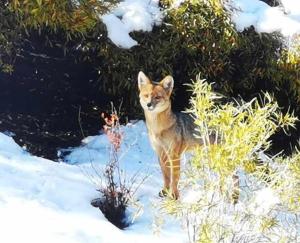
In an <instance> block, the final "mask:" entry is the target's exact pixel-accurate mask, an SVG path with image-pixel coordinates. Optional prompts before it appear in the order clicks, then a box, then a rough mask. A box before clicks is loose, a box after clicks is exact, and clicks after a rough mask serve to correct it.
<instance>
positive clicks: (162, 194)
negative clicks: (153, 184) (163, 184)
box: [158, 188, 170, 197]
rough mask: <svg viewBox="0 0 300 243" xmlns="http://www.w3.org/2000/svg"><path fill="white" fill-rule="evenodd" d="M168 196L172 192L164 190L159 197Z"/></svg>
mask: <svg viewBox="0 0 300 243" xmlns="http://www.w3.org/2000/svg"><path fill="white" fill-rule="evenodd" d="M168 195H170V191H169V190H168V189H165V188H164V189H162V190H161V191H160V192H159V193H158V196H159V197H167V196H168Z"/></svg>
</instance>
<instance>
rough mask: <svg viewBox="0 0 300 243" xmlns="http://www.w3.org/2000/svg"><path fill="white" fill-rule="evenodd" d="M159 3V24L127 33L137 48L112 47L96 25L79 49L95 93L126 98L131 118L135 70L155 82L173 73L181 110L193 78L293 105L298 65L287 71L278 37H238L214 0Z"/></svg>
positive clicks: (251, 32) (225, 89) (245, 34)
mask: <svg viewBox="0 0 300 243" xmlns="http://www.w3.org/2000/svg"><path fill="white" fill-rule="evenodd" d="M161 3H162V5H163V8H164V11H165V18H164V21H163V23H162V25H161V26H156V27H154V29H153V31H152V32H147V33H141V32H134V33H132V34H131V35H132V36H133V37H134V38H135V39H136V40H137V41H138V43H139V45H138V46H134V47H133V48H131V49H120V48H118V47H116V46H115V45H114V44H113V43H111V41H110V40H109V39H107V37H106V35H105V34H104V35H103V34H102V33H105V26H104V25H103V24H99V25H97V27H96V28H95V29H94V31H93V33H91V34H90V37H89V38H87V40H86V42H85V43H84V44H83V46H86V47H87V48H86V49H89V50H90V52H87V55H85V58H86V59H90V60H91V61H92V63H93V64H94V65H95V67H96V68H97V70H99V80H98V86H99V88H100V89H105V90H106V91H108V92H109V93H111V94H113V95H115V96H119V97H128V98H126V101H125V107H128V108H129V111H130V112H131V113H136V112H137V111H140V109H139V104H138V98H137V87H136V75H137V73H138V71H139V70H143V71H145V72H146V73H148V74H149V76H150V77H152V78H153V79H154V80H158V79H160V78H161V77H162V76H164V75H167V74H172V75H173V76H174V78H175V82H176V86H175V88H176V89H175V92H177V95H178V96H180V97H181V99H180V101H178V100H177V99H175V100H174V103H175V106H176V107H178V108H180V109H182V108H183V107H184V106H186V105H187V103H188V99H189V94H188V93H187V92H186V89H185V87H184V86H183V84H185V83H190V80H191V79H193V77H195V76H196V75H197V74H198V73H201V75H202V76H203V77H204V78H206V79H207V80H208V82H214V83H216V88H217V90H218V91H221V92H222V93H225V94H227V95H230V96H235V97H237V96H238V95H242V96H243V97H244V98H245V99H248V100H250V99H252V98H253V97H254V96H255V95H256V94H257V93H258V92H260V91H261V90H264V91H270V92H272V93H274V94H275V96H276V97H278V99H279V102H280V104H281V105H287V104H288V105H290V104H293V103H295V101H296V99H297V94H295V92H294V86H293V85H296V84H297V83H298V81H297V80H296V79H297V77H299V75H298V76H297V75H296V74H297V73H299V68H297V67H296V66H297V65H299V64H294V65H290V64H288V67H287V66H286V64H287V61H286V60H287V58H286V56H287V55H286V50H287V49H286V48H285V46H284V45H283V44H282V43H283V42H282V38H281V36H280V35H279V34H276V33H275V34H258V33H256V32H255V30H254V29H253V28H249V29H248V30H245V31H244V32H242V33H237V32H236V31H235V28H234V26H233V24H232V23H231V20H230V16H229V13H228V12H227V11H225V10H224V9H223V7H222V5H221V4H220V1H219V0H210V1H204V0H201V1H185V2H184V3H183V4H182V5H181V6H180V7H178V8H173V7H172V5H171V3H172V1H167V0H164V1H161ZM95 30H96V31H95ZM99 36H101V37H100V39H97V38H96V37H99ZM95 53H97V54H96V56H95V55H94V54H95ZM87 56H88V57H87ZM291 94H294V95H291ZM175 95H176V94H175ZM288 105H287V106H288ZM136 108H138V109H136Z"/></svg>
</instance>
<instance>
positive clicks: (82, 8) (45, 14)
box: [10, 0, 114, 33]
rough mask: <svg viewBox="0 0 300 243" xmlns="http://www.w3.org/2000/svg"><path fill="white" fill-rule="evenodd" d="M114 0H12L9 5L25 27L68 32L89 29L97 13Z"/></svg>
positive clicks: (96, 18)
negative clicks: (46, 27) (47, 28)
mask: <svg viewBox="0 0 300 243" xmlns="http://www.w3.org/2000/svg"><path fill="white" fill-rule="evenodd" d="M113 2H114V1H113V0H111V1H106V2H105V1H98V0H79V1H78V2H77V3H75V1H70V0H12V1H11V3H10V7H11V9H12V10H13V11H15V12H16V13H17V14H18V15H19V17H20V21H21V22H22V24H23V25H24V26H25V27H34V28H41V27H43V26H48V27H50V28H51V29H53V30H56V29H64V30H65V31H67V32H70V33H77V32H81V33H84V32H86V31H87V30H91V28H92V27H94V26H95V24H96V22H97V20H98V15H99V14H103V13H104V12H106V11H108V10H109V7H111V4H112V3H113Z"/></svg>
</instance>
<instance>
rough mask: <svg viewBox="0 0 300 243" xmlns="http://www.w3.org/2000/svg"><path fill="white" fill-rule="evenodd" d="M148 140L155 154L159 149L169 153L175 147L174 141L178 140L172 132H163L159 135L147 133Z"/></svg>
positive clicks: (151, 132)
mask: <svg viewBox="0 0 300 243" xmlns="http://www.w3.org/2000/svg"><path fill="white" fill-rule="evenodd" d="M149 139H150V142H151V145H152V147H153V148H154V150H156V151H157V152H158V151H159V150H161V149H163V150H165V151H169V150H171V149H173V147H174V146H176V143H177V142H176V141H178V138H177V136H176V134H175V133H174V132H172V131H165V132H161V133H154V132H153V131H151V130H150V131H149Z"/></svg>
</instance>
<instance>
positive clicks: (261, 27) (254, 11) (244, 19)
mask: <svg viewBox="0 0 300 243" xmlns="http://www.w3.org/2000/svg"><path fill="white" fill-rule="evenodd" d="M281 2H282V6H278V7H271V6H269V5H268V4H266V3H264V2H262V1H259V0H251V1H249V0H231V1H230V4H229V5H230V8H232V9H233V12H232V16H231V18H232V21H233V22H234V23H235V26H236V28H237V30H238V31H243V30H244V29H245V28H247V27H250V26H251V25H252V26H254V27H255V29H256V31H258V32H264V33H272V32H276V31H277V32H280V33H281V34H282V35H283V36H285V37H293V36H294V35H296V34H300V1H297V0H282V1H281Z"/></svg>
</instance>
